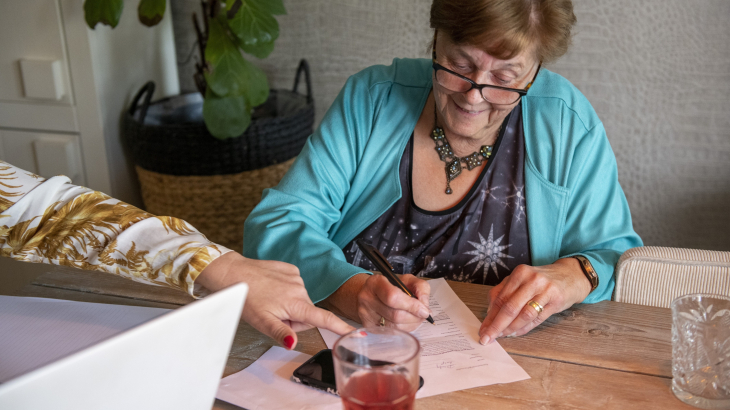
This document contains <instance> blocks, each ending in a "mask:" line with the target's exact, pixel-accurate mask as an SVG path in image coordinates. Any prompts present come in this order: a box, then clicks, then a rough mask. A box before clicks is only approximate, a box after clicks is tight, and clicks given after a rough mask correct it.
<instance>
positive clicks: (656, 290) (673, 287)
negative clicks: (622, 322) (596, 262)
mask: <svg viewBox="0 0 730 410" xmlns="http://www.w3.org/2000/svg"><path fill="white" fill-rule="evenodd" d="M689 293H714V294H721V295H727V296H730V252H719V251H706V250H699V249H681V248H664V247H659V246H645V247H639V248H633V249H629V250H628V251H626V252H625V253H624V254H623V256H621V259H619V261H618V264H617V265H616V289H615V290H614V294H613V299H614V300H615V301H617V302H625V303H634V304H638V305H649V306H659V307H669V306H670V304H671V303H672V300H673V299H675V298H676V297H678V296H682V295H686V294H689Z"/></svg>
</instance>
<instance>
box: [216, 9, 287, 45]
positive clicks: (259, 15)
mask: <svg viewBox="0 0 730 410" xmlns="http://www.w3.org/2000/svg"><path fill="white" fill-rule="evenodd" d="M267 1H268V0H242V5H241V7H240V9H239V10H238V12H237V13H236V14H235V15H234V16H233V18H231V19H229V20H228V26H229V27H230V28H231V31H232V32H233V33H234V34H235V35H236V37H238V38H239V39H240V41H241V47H242V48H243V50H244V51H246V52H247V53H251V54H254V55H255V56H256V57H259V58H263V57H266V55H268V53H266V55H263V53H262V51H265V50H267V49H268V48H262V45H263V44H267V43H272V42H273V41H274V40H276V39H277V38H278V37H279V23H278V22H277V21H276V18H274V16H273V15H272V13H271V10H274V11H277V12H280V11H281V10H278V8H277V6H276V5H274V6H271V5H269V4H268V3H267ZM233 4H234V2H233V1H228V2H227V3H226V8H228V9H230V8H231V7H233ZM281 8H282V9H283V5H282V6H281ZM270 49H272V50H273V47H271V48H270ZM249 50H251V51H249Z"/></svg>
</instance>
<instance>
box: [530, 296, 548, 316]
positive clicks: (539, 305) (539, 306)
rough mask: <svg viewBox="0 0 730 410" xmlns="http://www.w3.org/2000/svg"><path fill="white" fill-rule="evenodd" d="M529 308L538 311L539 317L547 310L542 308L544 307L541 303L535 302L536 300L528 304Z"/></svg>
mask: <svg viewBox="0 0 730 410" xmlns="http://www.w3.org/2000/svg"><path fill="white" fill-rule="evenodd" d="M527 306H529V307H531V308H533V309H535V310H536V311H537V314H538V315H539V314H540V313H542V311H543V310H545V309H544V308H543V307H542V305H541V304H539V303H537V302H535V301H534V300H531V301H529V302H527Z"/></svg>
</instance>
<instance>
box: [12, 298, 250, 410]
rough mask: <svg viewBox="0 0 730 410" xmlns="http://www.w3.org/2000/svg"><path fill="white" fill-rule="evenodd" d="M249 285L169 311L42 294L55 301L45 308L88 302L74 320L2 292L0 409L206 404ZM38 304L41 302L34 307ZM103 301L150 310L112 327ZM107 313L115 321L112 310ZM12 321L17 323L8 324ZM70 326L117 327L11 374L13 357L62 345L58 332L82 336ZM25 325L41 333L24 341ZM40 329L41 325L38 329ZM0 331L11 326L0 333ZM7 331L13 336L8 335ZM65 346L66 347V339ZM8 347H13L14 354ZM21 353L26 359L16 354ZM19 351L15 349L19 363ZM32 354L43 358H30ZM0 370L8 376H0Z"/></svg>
mask: <svg viewBox="0 0 730 410" xmlns="http://www.w3.org/2000/svg"><path fill="white" fill-rule="evenodd" d="M247 292H248V286H247V285H245V284H237V285H234V286H231V287H229V288H226V289H224V290H222V291H219V292H216V293H214V294H212V295H210V296H207V297H206V298H204V299H201V300H198V301H195V302H193V303H190V304H188V305H186V306H183V307H181V308H179V309H175V310H171V311H164V310H162V309H150V308H138V307H128V306H114V305H101V304H81V305H79V302H64V301H55V300H49V301H47V302H45V303H46V304H47V306H48V307H53V308H52V309H51V314H50V316H53V314H55V313H54V312H61V311H64V310H69V311H73V309H76V308H79V307H81V308H85V309H86V313H85V314H76V315H73V316H71V317H72V320H68V315H67V316H66V319H65V321H64V320H61V321H59V320H58V319H54V318H51V319H48V317H45V318H44V317H40V316H43V315H41V314H39V313H36V314H34V313H24V312H23V311H22V310H21V311H18V309H17V307H18V306H20V305H19V304H17V303H21V302H23V303H26V305H23V306H33V303H34V304H35V308H33V309H26V310H32V311H34V312H41V311H44V309H45V312H46V316H49V315H48V312H49V309H48V308H45V306H46V305H39V304H41V303H43V299H36V298H29V300H28V301H22V300H21V299H24V298H17V299H18V301H17V303H16V304H15V305H13V302H14V301H13V300H11V299H7V298H8V297H4V298H6V299H2V300H0V302H3V301H4V304H3V303H0V349H2V348H3V343H4V344H5V345H6V346H7V349H8V350H9V351H6V352H5V353H6V355H5V356H3V354H2V352H0V383H2V384H0V409H3V410H11V409H12V410H15V409H33V410H38V409H69V410H71V409H73V410H92V409H93V410H97V409H125V410H127V409H135V410H136V409H190V410H198V409H200V410H203V409H205V410H209V409H210V408H211V407H212V406H213V402H214V400H215V393H216V391H217V389H218V383H219V382H220V378H221V376H222V374H223V370H224V367H225V364H226V360H227V358H228V353H229V351H230V348H231V344H232V341H233V336H234V334H235V332H236V328H237V327H238V322H239V318H240V315H241V311H242V309H243V304H244V301H245V298H246V294H247ZM30 299H34V300H30ZM28 303H29V304H28ZM82 305H90V306H91V307H93V308H94V309H92V310H89V309H88V308H89V306H82ZM93 305H95V306H93ZM13 306H15V310H13ZM39 306H40V308H42V309H36V308H38V307H39ZM114 308H117V309H116V310H113V309H114ZM130 308H131V309H138V310H137V311H134V310H129V309H130ZM104 309H112V310H110V312H113V311H115V312H117V313H119V312H122V313H120V314H121V316H125V315H127V316H129V314H131V316H130V317H136V318H143V319H142V320H145V319H146V318H145V315H147V319H148V318H149V317H150V316H151V317H153V318H152V319H150V320H148V321H145V322H144V323H141V324H138V325H133V327H131V328H130V329H128V330H124V331H121V333H119V331H118V330H117V331H114V329H112V328H113V327H114V326H105V325H104V323H103V319H104V315H99V312H103V311H104ZM139 309H147V310H146V311H141V310H139ZM89 312H91V313H89ZM105 314H106V313H105ZM110 315H111V313H110ZM99 317H101V318H102V319H99ZM125 317H126V316H125ZM3 318H4V319H3ZM109 319H110V321H114V320H111V319H113V318H111V317H110V318H109ZM117 319H118V318H117ZM44 320H46V322H44ZM49 320H50V322H49ZM132 320H133V319H132ZM122 322H124V320H121V322H120V321H119V320H117V322H116V325H115V326H120V325H119V323H122ZM127 322H128V323H129V321H127ZM59 324H60V326H59ZM3 326H4V327H5V328H3ZM12 326H15V328H14V330H13V329H12ZM33 326H35V328H34V327H33ZM44 326H47V327H48V328H49V330H48V331H47V332H43V331H42V329H43V328H44ZM54 326H55V330H56V331H57V332H56V336H58V335H60V339H58V343H49V342H53V340H54V339H53V338H52V337H51V338H50V339H48V338H46V339H44V335H45V334H48V333H54V332H53V328H54ZM75 326H78V327H79V329H81V328H83V329H86V330H85V332H86V331H87V330H88V329H91V330H92V333H93V332H94V331H96V334H97V335H99V334H102V335H103V334H104V332H109V331H112V332H115V333H116V334H115V335H114V336H111V337H107V338H105V339H104V340H101V341H99V342H98V343H94V344H92V345H91V346H88V347H85V348H83V349H82V350H80V351H79V350H77V351H75V352H73V353H71V354H68V355H65V356H64V357H61V358H59V359H58V360H55V361H52V362H51V363H48V364H44V365H42V366H40V367H38V368H35V369H33V370H30V371H28V372H25V373H23V374H21V375H17V376H15V377H13V375H12V373H11V371H12V370H13V367H14V366H15V371H17V367H18V366H19V365H26V366H27V365H28V363H31V364H32V363H33V361H34V360H43V359H42V357H43V356H44V355H46V356H47V355H48V354H49V353H48V351H53V349H54V348H55V347H54V346H56V345H57V344H60V345H63V344H64V343H65V342H64V340H65V341H66V342H68V341H69V340H70V341H71V342H72V344H73V343H83V342H84V341H83V339H84V337H87V338H88V335H87V336H84V335H82V334H81V333H82V332H79V337H78V338H75V337H73V336H74V332H75V330H74V329H76V327H75ZM122 326H123V325H122ZM27 329H34V330H32V331H33V332H36V333H35V334H36V335H37V334H39V333H40V334H41V336H38V337H33V338H31V339H32V340H28V343H27V346H25V345H24V344H23V343H22V340H20V342H21V343H19V339H18V337H20V336H19V335H21V334H22V333H23V331H26V330H27ZM39 329H41V332H38V330H39ZM110 329H111V330H110ZM3 331H5V332H10V333H5V337H3V334H2V332H3ZM64 332H65V333H64ZM69 332H70V334H69ZM87 333H88V332H87ZM8 335H10V336H8ZM13 335H15V336H18V337H15V338H13V337H11V336H13ZM26 336H27V335H25V336H23V337H26ZM70 336H71V337H70ZM54 337H55V336H54ZM92 338H93V336H92ZM39 339H41V341H40V342H39ZM77 339H81V341H79V340H77ZM39 343H40V344H39ZM62 348H63V347H62ZM65 348H67V349H68V344H66V347H65ZM10 351H13V352H12V354H11V352H10ZM34 352H35V353H34ZM29 353H30V354H29ZM50 354H53V352H51V353H50ZM23 355H25V359H22V356H23ZM18 357H21V359H22V363H21V359H17V358H18ZM37 357H41V359H35V358H37ZM16 359H17V360H16ZM3 370H5V372H4V373H5V375H6V376H8V375H10V377H12V378H10V379H9V380H6V381H3V379H2V374H3Z"/></svg>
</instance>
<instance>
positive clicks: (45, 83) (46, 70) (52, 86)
mask: <svg viewBox="0 0 730 410" xmlns="http://www.w3.org/2000/svg"><path fill="white" fill-rule="evenodd" d="M20 73H21V75H22V76H23V91H24V94H25V96H26V97H28V98H42V99H45V100H55V101H58V100H60V99H61V98H62V97H63V94H64V92H65V91H64V89H63V72H62V65H61V61H60V60H26V59H23V60H20Z"/></svg>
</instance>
